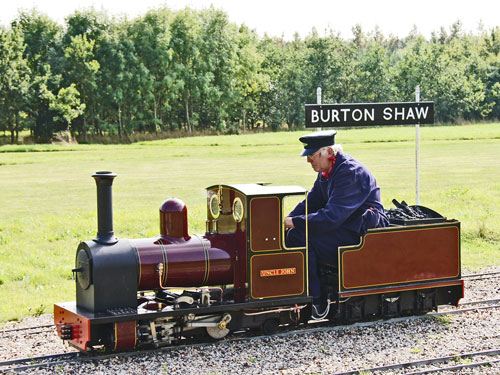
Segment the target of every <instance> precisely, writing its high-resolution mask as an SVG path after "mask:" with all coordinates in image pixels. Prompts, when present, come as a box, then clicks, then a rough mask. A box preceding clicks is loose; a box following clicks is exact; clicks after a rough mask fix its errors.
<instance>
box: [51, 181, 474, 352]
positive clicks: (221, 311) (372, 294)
mask: <svg viewBox="0 0 500 375" xmlns="http://www.w3.org/2000/svg"><path fill="white" fill-rule="evenodd" d="M93 177H94V178H95V181H96V184H97V206H98V210H97V213H98V233H97V236H96V238H95V239H93V240H90V241H85V242H82V243H80V245H79V246H78V248H77V251H76V267H75V268H74V269H73V273H74V275H75V279H76V302H70V303H58V304H55V305H54V322H55V325H56V327H57V332H58V335H59V336H60V337H61V338H62V339H63V340H67V341H68V342H69V343H70V344H71V345H73V346H75V347H77V348H78V349H80V350H82V351H91V350H97V349H106V350H110V351H123V350H130V349H132V348H140V347H143V346H163V345H171V344H175V343H177V342H179V341H180V340H183V339H186V338H192V337H199V336H206V335H208V336H209V337H211V338H214V339H221V338H223V337H225V336H226V335H227V334H228V333H229V332H230V331H236V330H242V329H253V328H260V329H261V330H262V331H263V332H264V333H265V334H272V333H274V332H275V331H276V330H277V329H278V327H279V326H280V325H296V324H301V323H306V322H307V321H309V319H310V318H311V306H312V297H310V296H309V295H308V275H307V251H308V250H307V248H287V247H286V245H285V240H284V239H285V228H284V226H283V224H282V223H283V218H284V216H286V214H287V212H288V211H287V210H286V207H285V204H286V202H287V201H288V199H289V198H295V199H299V198H300V199H307V191H306V190H305V189H303V188H301V187H298V186H279V187H278V186H276V187H273V186H264V185H260V184H241V185H214V186H210V187H208V188H207V211H208V213H207V221H206V233H205V234H204V235H189V234H188V219H187V208H186V206H185V204H184V203H183V202H182V201H181V200H179V199H175V198H173V199H168V200H166V201H165V202H164V203H163V204H162V206H161V207H160V234H159V236H157V237H154V238H143V239H118V238H117V237H116V236H115V234H114V232H113V219H112V184H113V179H114V177H116V175H115V174H113V173H112V172H97V173H96V174H94V175H93ZM338 251H339V261H338V264H337V265H329V264H322V265H321V270H320V271H321V272H320V274H321V277H322V279H323V280H322V284H323V285H326V289H325V291H324V292H325V293H327V294H328V295H329V296H330V299H331V302H330V308H329V313H328V315H327V316H326V318H327V319H330V320H332V321H357V320H363V319H367V318H373V317H379V316H380V317H393V316H397V315H409V314H415V313H424V312H427V311H430V310H433V309H436V308H437V306H438V305H442V304H454V305H457V304H458V301H459V300H460V298H462V297H463V292H464V291H463V286H464V284H463V281H462V280H461V266H460V223H459V221H457V220H448V219H446V218H441V219H437V220H432V221H430V222H429V221H425V220H417V221H414V222H408V223H399V224H391V226H389V227H386V228H380V229H370V230H369V231H368V233H367V234H366V235H364V236H363V237H361V238H360V243H359V244H358V245H355V246H346V247H340V248H339V249H338Z"/></svg>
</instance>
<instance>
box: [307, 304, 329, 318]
mask: <svg viewBox="0 0 500 375" xmlns="http://www.w3.org/2000/svg"><path fill="white" fill-rule="evenodd" d="M329 312H330V301H328V300H324V299H322V300H316V299H315V300H314V302H313V305H312V315H311V317H312V318H313V319H314V320H320V319H325V318H326V316H327V315H328V313H329Z"/></svg>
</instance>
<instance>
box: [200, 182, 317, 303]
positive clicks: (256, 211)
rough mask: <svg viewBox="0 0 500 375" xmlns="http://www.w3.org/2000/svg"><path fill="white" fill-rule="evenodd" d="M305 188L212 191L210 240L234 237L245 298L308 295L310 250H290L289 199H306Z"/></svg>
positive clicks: (237, 281)
mask: <svg viewBox="0 0 500 375" xmlns="http://www.w3.org/2000/svg"><path fill="white" fill-rule="evenodd" d="M305 195H306V190H305V189H303V188H302V187H300V186H266V185H261V184H240V185H214V186H211V187H208V188H207V205H208V210H207V211H208V215H207V222H206V226H207V237H208V238H210V237H214V236H217V235H229V234H234V237H235V240H236V248H237V249H238V252H237V254H236V256H237V257H238V259H240V260H246V261H244V262H240V268H239V269H238V270H235V271H236V272H237V274H235V290H237V291H242V290H246V292H245V293H244V294H245V297H244V299H245V300H247V301H258V300H264V299H271V298H280V297H290V296H302V297H306V296H307V267H306V264H307V262H306V259H307V251H306V249H305V248H295V249H289V248H287V247H286V246H285V231H284V226H283V219H284V217H285V216H286V214H287V213H288V212H289V211H290V210H289V208H288V205H287V203H288V201H289V199H290V198H294V197H297V198H298V199H301V200H302V199H304V198H305Z"/></svg>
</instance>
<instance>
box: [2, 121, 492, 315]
mask: <svg viewBox="0 0 500 375" xmlns="http://www.w3.org/2000/svg"><path fill="white" fill-rule="evenodd" d="M305 133H306V132H305V131H304V132H280V133H261V134H252V135H239V136H211V137H193V138H182V139H169V140H163V141H153V142H144V143H135V144H132V145H120V146H103V145H71V146H62V145H37V146H1V147H0V197H1V198H0V263H1V268H0V321H1V320H11V319H19V318H21V317H23V316H26V315H36V314H40V313H47V312H51V311H52V304H53V303H54V302H61V301H67V300H74V298H75V296H74V281H73V280H72V275H71V269H72V268H73V266H74V256H75V250H76V247H77V245H78V243H79V241H80V240H87V239H92V238H94V237H95V234H96V231H97V224H96V188H95V183H94V180H93V179H92V178H91V177H90V176H91V175H92V174H93V173H94V172H96V171H99V170H111V171H113V172H115V173H117V174H118V177H117V178H116V179H115V182H114V188H113V189H114V190H113V199H114V207H113V210H114V229H115V233H116V234H117V235H118V236H119V237H122V238H139V237H144V236H155V235H157V233H158V231H159V229H158V228H159V224H158V208H159V207H160V205H161V204H162V202H163V201H164V200H165V199H167V198H169V197H172V196H175V197H178V198H181V199H182V200H183V201H184V202H185V203H186V205H187V207H188V215H189V232H190V233H192V234H196V233H203V232H204V225H205V224H204V223H205V217H206V212H205V211H206V199H205V190H204V189H205V187H207V186H209V185H212V184H217V183H253V182H270V183H272V184H274V185H301V186H303V187H306V188H310V186H311V185H312V182H313V180H314V178H315V175H314V173H313V171H312V169H311V168H310V166H309V165H308V164H307V163H306V162H305V160H304V159H303V158H301V157H299V156H298V154H299V152H300V150H301V145H300V144H299V142H298V137H299V136H301V135H303V134H305ZM420 138H421V177H420V180H421V195H420V203H421V204H422V205H424V206H428V207H430V208H432V209H434V210H436V211H438V212H440V213H441V214H443V215H445V216H447V217H449V218H456V219H459V220H460V221H461V222H462V263H463V267H465V268H467V269H477V268H478V267H482V266H488V265H499V264H500V124H481V125H467V126H446V127H437V126H435V127H421V128H420ZM337 142H338V143H342V144H343V146H344V150H345V151H346V152H347V153H349V154H351V155H352V156H354V157H355V158H357V159H358V160H360V161H361V162H363V163H364V164H366V165H367V166H368V167H369V168H370V169H371V170H372V172H373V174H374V175H375V177H376V178H377V180H378V183H379V185H380V186H381V189H382V199H383V203H384V205H385V206H386V208H390V207H392V204H391V200H392V199H393V198H396V199H398V200H400V201H401V200H405V201H406V202H408V203H409V204H413V203H414V202H415V129H414V128H413V127H381V128H369V129H350V130H340V131H339V134H338V135H337Z"/></svg>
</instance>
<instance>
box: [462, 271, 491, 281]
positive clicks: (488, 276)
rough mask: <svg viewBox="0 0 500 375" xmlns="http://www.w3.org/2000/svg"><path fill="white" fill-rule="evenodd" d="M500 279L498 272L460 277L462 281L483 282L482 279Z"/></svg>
mask: <svg viewBox="0 0 500 375" xmlns="http://www.w3.org/2000/svg"><path fill="white" fill-rule="evenodd" d="M497 277H500V271H498V272H485V273H471V274H466V275H462V279H465V280H484V279H493V278H497Z"/></svg>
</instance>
